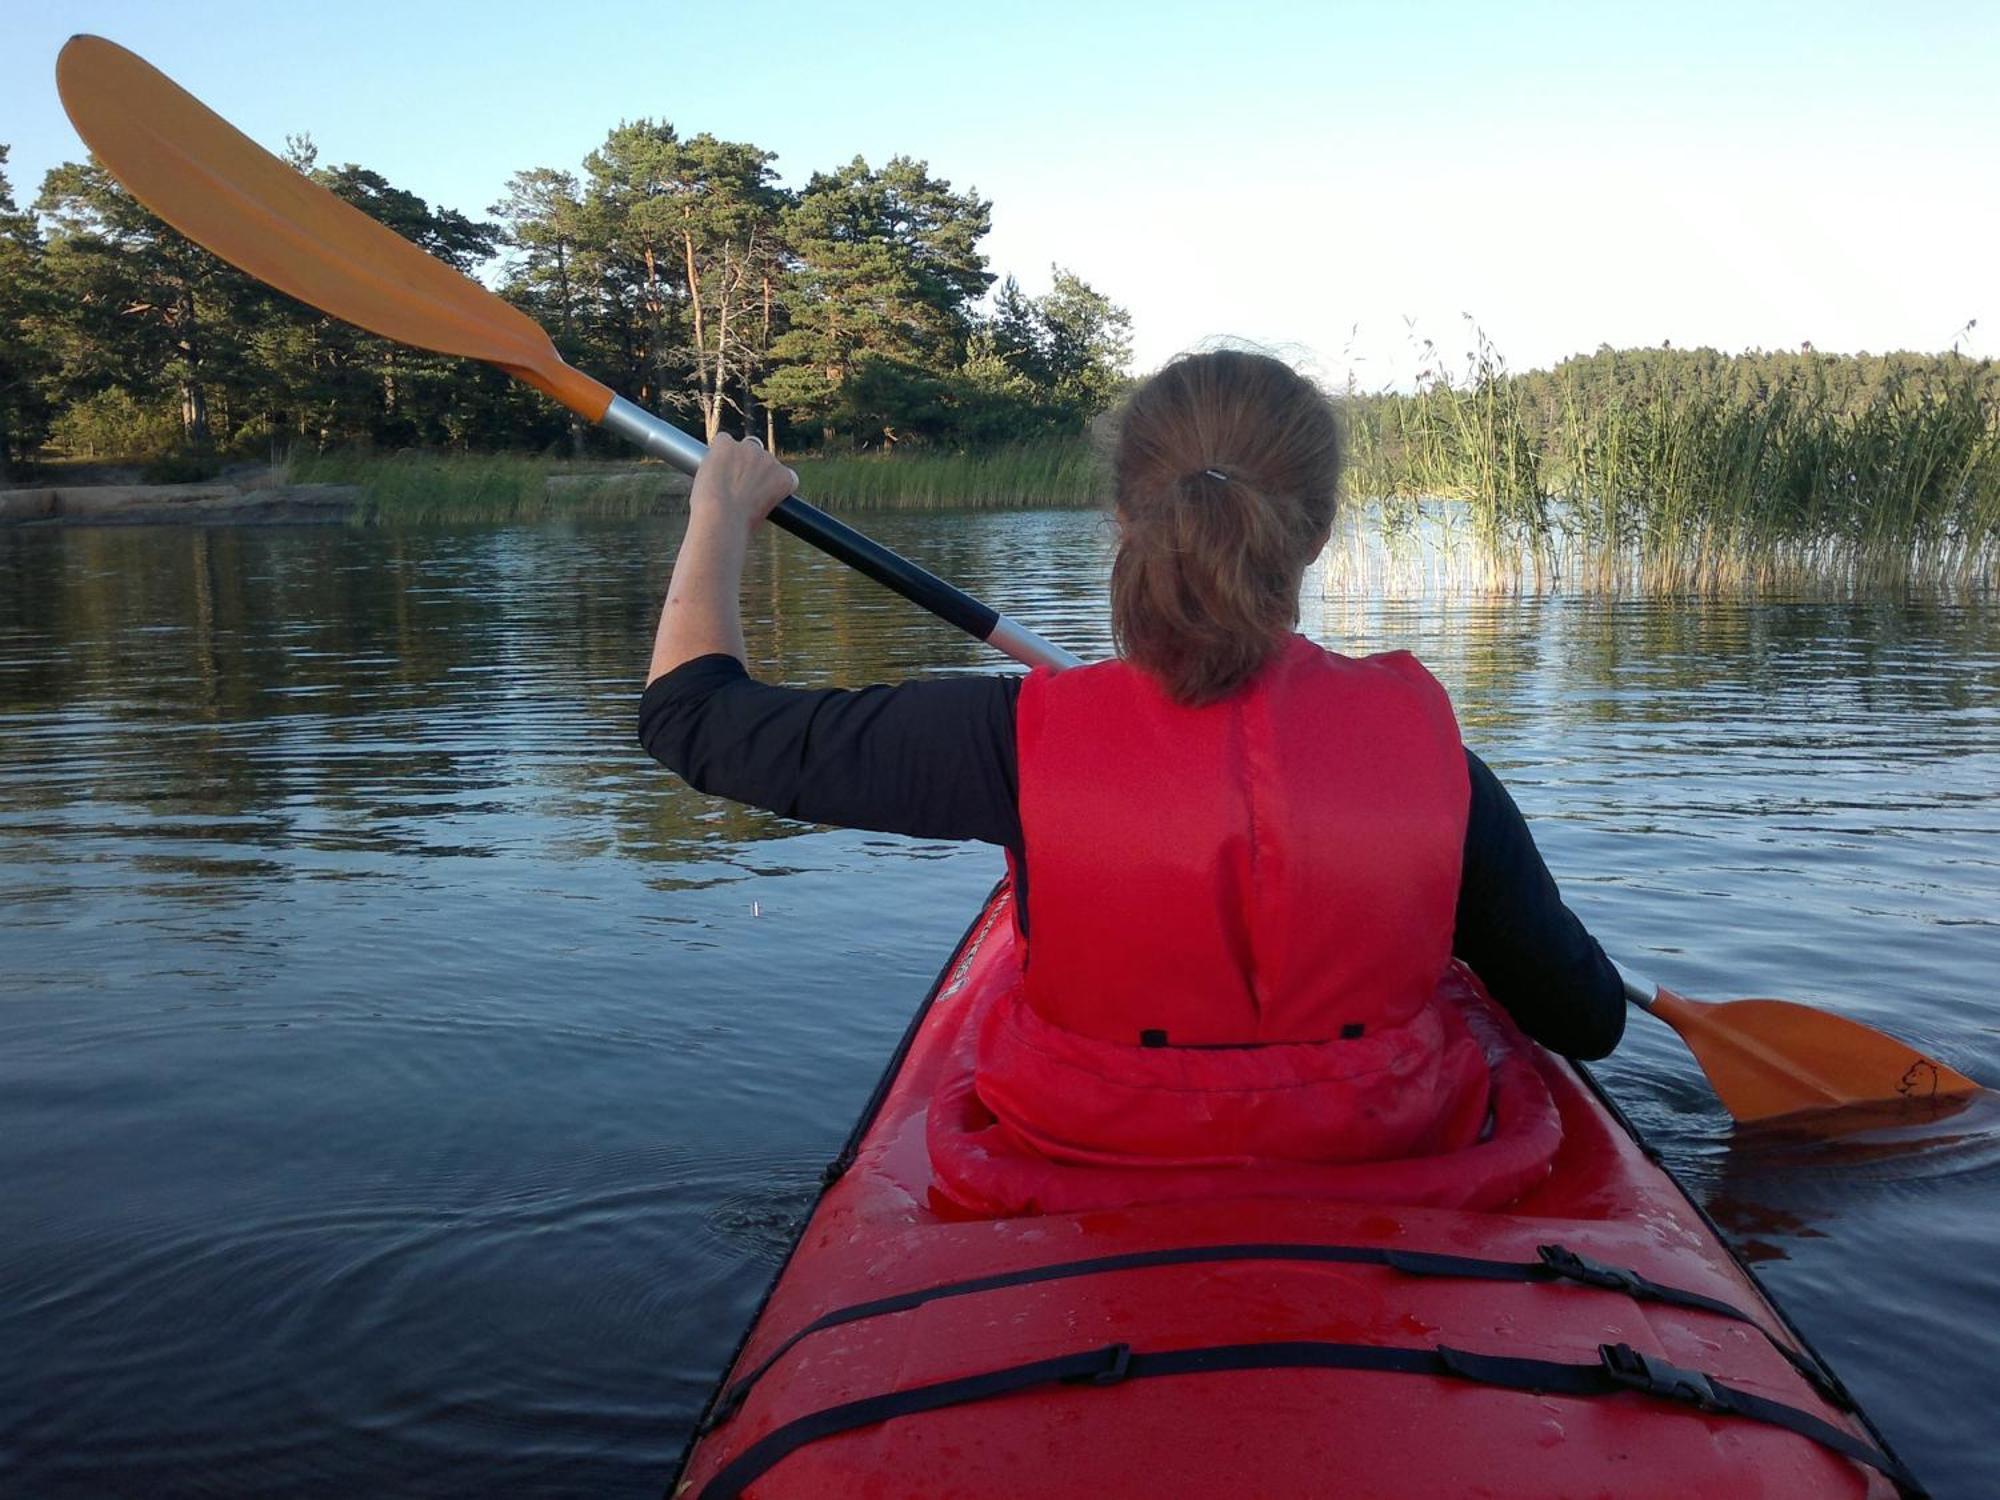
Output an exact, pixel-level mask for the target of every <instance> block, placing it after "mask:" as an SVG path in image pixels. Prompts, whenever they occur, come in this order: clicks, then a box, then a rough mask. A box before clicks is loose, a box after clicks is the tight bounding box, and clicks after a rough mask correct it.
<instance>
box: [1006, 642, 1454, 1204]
mask: <svg viewBox="0 0 2000 1500" xmlns="http://www.w3.org/2000/svg"><path fill="white" fill-rule="evenodd" d="M1016 724H1017V738H1018V744H1019V759H1020V813H1021V824H1022V830H1023V836H1024V845H1025V855H1026V871H1027V909H1026V913H1025V915H1026V931H1027V939H1028V943H1027V947H1028V953H1027V967H1026V972H1025V976H1024V980H1023V983H1022V984H1021V985H1020V986H1019V987H1018V989H1016V990H1015V991H1014V992H1013V993H1012V994H1010V995H1009V996H1007V997H1005V998H1004V999H1002V1000H1001V1001H1000V1002H999V1003H997V1004H995V1005H993V1006H992V1007H991V1008H990V1009H989V1010H988V1011H987V1012H986V1013H985V1015H984V1017H983V1018H982V1020H981V1023H980V1027H979V1036H978V1040H977V1048H976V1059H977V1062H976V1070H975V1071H976V1080H977V1081H976V1087H977V1090H978V1096H979V1099H980V1100H981V1102H982V1103H983V1104H984V1105H985V1107H986V1108H987V1109H989V1110H990V1111H991V1112H992V1114H993V1116H994V1118H995V1119H996V1121H997V1122H998V1124H999V1125H1000V1126H1001V1127H1002V1128H1003V1130H1004V1131H1005V1132H1006V1133H1007V1135H1008V1136H1009V1137H1011V1138H1012V1139H1013V1140H1015V1141H1016V1142H1018V1143H1019V1144H1021V1145H1023V1146H1025V1147H1027V1148H1029V1149H1030V1150H1031V1151H1033V1152H1034V1153H1036V1154H1038V1155H1040V1156H1042V1157H1044V1158H1047V1159H1049V1160H1051V1161H1056V1162H1068V1163H1073V1164H1077V1165H1092V1166H1115V1165H1147V1166H1156V1167H1167V1166H1180V1167H1191V1168H1199V1167H1211V1166H1223V1165H1244V1164H1252V1163H1271V1162H1286V1161H1289V1162H1316V1163H1338V1162H1363V1161H1381V1160H1386V1159H1389V1158H1397V1157H1412V1156H1430V1155H1436V1154H1440V1153H1444V1152H1450V1151H1456V1150H1459V1149H1461V1148H1464V1147H1466V1146H1468V1145H1470V1144H1471V1143H1472V1142H1473V1141H1475V1140H1476V1139H1477V1138H1478V1136H1479V1133H1480V1131H1481V1129H1482V1127H1483V1126H1484V1125H1485V1124H1486V1121H1487V1117H1488V1104H1489V1085H1490V1078H1491V1074H1490V1069H1489V1066H1488V1060H1487V1057H1486V1055H1485V1053H1484V1052H1483V1051H1482V1049H1481V1046H1480V1044H1479V1042H1478V1041H1476V1040H1475V1039H1474V1037H1473V1035H1472V1034H1471V1032H1470V1031H1469V1030H1468V1028H1467V1026H1466V1024H1465V1021H1464V1016H1463V1009H1462V1007H1460V1006H1458V1005H1455V1004H1453V1003H1450V1002H1448V1001H1446V1000H1444V999H1442V998H1441V997H1440V993H1439V988H1440V985H1441V984H1442V983H1443V982H1444V981H1445V978H1446V974H1447V970H1448V968H1449V966H1450V962H1451V938H1452V927H1453V919H1454V916H1455V913H1456V908H1457V897H1458V885H1459V865H1460V861H1461V858H1462V855H1463V851H1464V844H1465V820H1466V808H1467V802H1468V797H1469V788H1468V782H1467V775H1466V766H1465V756H1464V751H1463V749H1462V747H1461V745H1460V742H1459V735H1458V726H1457V722H1456V720H1455V719H1454V717H1453V715H1452V711H1451V705H1450V702H1449V700H1448V699H1447V698H1446V696H1445V692H1444V689H1443V688H1442V687H1440V686H1439V685H1438V683H1437V681H1436V680H1435V679H1434V678H1432V677H1431V675H1430V674H1429V673H1428V672H1426V671H1425V670H1424V669H1423V667H1422V666H1420V665H1419V664H1418V663H1417V661H1416V660H1415V659H1414V658H1413V657H1411V656H1409V655H1408V654H1406V653H1403V652H1393V653H1390V654H1388V655H1384V656H1375V657H1367V658H1362V659H1351V658H1347V657H1342V656H1338V655H1335V654H1333V653H1331V652H1328V651H1325V650H1323V649H1321V648H1320V647H1318V646H1316V645H1314V644H1313V643H1312V642H1311V641H1308V640H1306V639H1304V638H1303V637H1300V636H1293V637H1291V638H1290V639H1289V640H1288V641H1287V642H1286V643H1285V645H1284V647H1283V648H1282V649H1281V650H1280V651H1279V652H1278V653H1277V654H1276V655H1275V656H1274V657H1273V659H1272V660H1271V661H1270V662H1269V663H1268V664H1267V665H1266V666H1265V667H1264V668H1263V669H1262V671H1260V672H1259V674H1258V675H1257V676H1256V677H1255V678H1254V679H1253V680H1252V682H1251V683H1250V684H1249V685H1248V686H1247V687H1246V688H1245V689H1243V690H1242V691H1239V692H1237V693H1235V694H1233V695H1232V696H1230V697H1229V698H1228V699H1226V700H1224V701H1222V702H1219V703H1215V704H1211V705H1208V706H1205V707H1201V708H1187V707H1183V706H1181V705H1178V704H1176V703H1174V702H1173V701H1172V700H1171V699H1170V698H1169V697H1168V696H1167V694H1166V693H1165V691H1164V690H1163V689H1162V688H1161V687H1160V685H1159V684H1158V682H1157V681H1155V680H1154V679H1153V678H1152V677H1150V676H1148V675H1147V674H1146V673H1145V672H1144V671H1142V670H1140V669H1138V668H1136V667H1133V666H1131V665H1129V664H1127V663H1124V662H1120V661H1109V662H1103V663H1100V664H1098V665H1095V666H1090V667H1083V668H1077V669H1073V670H1071V671H1068V672H1063V673H1060V674H1057V673H1054V672H1048V671H1043V672H1037V673H1036V674H1034V675H1033V676H1031V677H1030V678H1029V679H1028V681H1027V682H1026V683H1025V684H1024V686H1023V688H1022V692H1021V697H1020V702H1019V706H1018V709H1017V715H1016Z"/></svg>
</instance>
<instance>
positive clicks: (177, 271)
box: [0, 120, 1131, 466]
mask: <svg viewBox="0 0 2000 1500" xmlns="http://www.w3.org/2000/svg"><path fill="white" fill-rule="evenodd" d="M286 154H287V158H288V159H289V160H290V162H291V164H292V165H293V166H294V167H296V168H297V169H298V170H299V171H300V172H302V173H304V174H306V175H307V176H309V177H311V178H312V179H313V180H314V181H316V182H318V183H320V184H321V185H323V186H324V187H326V188H328V189H329V190H330V191H332V192H333V193H335V194H336V195H338V196H339V197H341V198H343V199H345V200H346V201H347V202H349V203H352V204H354V205H355V206H356V207H357V208H359V209H361V210H362V211H363V212H364V213H367V214H369V215H371V216H372V217H374V218H375V219H377V220H379V221H381V222H382V223H384V224H386V225H388V226H389V227H390V228H391V229H393V230H395V231H396V232H397V233H398V234H400V235H402V236H403V237H404V238H406V239H409V240H411V241H413V242H415V243H416V244H419V245H421V246H423V247H424V248H425V249H426V250H428V251H430V252H431V253H432V254H434V255H436V256H438V257H439V258H440V259H442V260H445V261H447V262H449V263H450V264H451V265H453V266H456V267H457V268H458V269H460V270H462V271H466V272H468V273H471V274H476V275H482V276H484V277H486V278H487V279H489V281H491V283H492V284H495V285H497V287H498V288H499V290H500V292H501V294H502V295H503V296H505V297H507V298H508V299H509V300H510V301H513V302H514V303H516V304H517V305H519V306H520V307H521V308H523V309H524V310H525V311H526V312H528V313H529V314H530V315H531V316H532V317H534V318H535V319H537V321H539V322H540V323H541V324H542V325H543V326H544V327H546V328H547V329H548V330H549V333H550V335H551V336H552V337H553V338H554V340H555V342H556V345H557V347H558V348H559V349H560V350H561V351H562V353H563V355H564V357H565V358H566V359H568V360H569V361H570V362H571V363H572V364H574V365H576V366H578V367H579V368H581V369H583V370H586V371H588V372H590V373H591V374H593V375H595V376H597V377H598V378H600V379H603V380H605V381H606V382H607V383H608V384H610V385H612V386H613V387H615V388H617V389H618V390H620V391H621V392H623V393H624V394H626V395H628V396H630V397H631V398H632V399H634V400H636V401H638V402H640V403H641V404H643V405H645V406H648V407H650V408H651V409H653V410H656V411H659V412H661V413H662V414H664V415H666V416H668V417H670V418H672V419H674V420H677V421H679V422H681V423H683V424H684V425H686V426H688V427H689V428H690V429H691V430H694V431H697V432H700V433H703V434H704V435H705V436H707V437H710V438H712V437H713V436H714V435H715V434H716V433H717V432H719V431H724V430H729V431H733V432H738V433H744V432H749V433H755V434H757V435H758V436H760V437H762V438H764V439H765V440H766V441H767V442H769V443H771V444H772V445H773V446H775V447H781V448H784V449H787V450H791V449H798V448H813V449H818V450H821V451H827V452H851V451H883V450H892V449H896V448H899V447H903V446H904V445H908V446H911V447H916V448H933V449H947V450H964V449H976V448H983V447H989V446H993V445H997V444H1001V443H1011V442H1023V441H1036V440H1041V439H1046V438H1053V437H1061V436H1065V435H1070V434H1074V433H1077V432H1080V431H1081V430H1082V428H1083V426H1084V424H1085V423H1086V422H1087V421H1088V420H1089V419H1090V418H1091V417H1092V416H1093V415H1095V414H1096V413H1097V412H1098V411H1100V410H1102V409H1103V408H1104V407H1105V406H1106V405H1107V404H1108V403H1109V402H1110V400H1111V399H1112V398H1113V396H1114V395H1115V393H1116V392H1117V390H1118V389H1119V387H1120V386H1121V384H1122V383H1123V381H1124V379H1125V370H1126V366H1127V364H1128V361H1129V359H1130V349H1131V321H1130V318H1129V317H1128V316H1127V314H1126V312H1125V311H1124V309H1123V308H1121V307H1119V306H1117V305H1116V304H1114V303H1113V302H1111V301H1110V299H1109V298H1107V297H1106V296H1105V295H1103V294H1102V293H1100V292H1098V291H1097V290H1096V289H1094V288H1093V287H1091V286H1089V285H1088V284H1087V283H1085V282H1084V281H1083V280H1082V279H1081V278H1080V277H1077V276H1076V275H1074V274H1072V273H1070V272H1068V271H1066V270H1064V269H1062V268H1061V267H1054V268H1052V269H1053V273H1054V279H1053V285H1052V287H1051V289H1050V290H1049V291H1048V292H1047V293H1046V294H1044V295H1042V296H1039V297H1030V296H1028V295H1027V294H1026V293H1024V292H1023V291H1022V290H1021V288H1020V286H1019V285H1018V284H1017V283H1016V282H1015V281H1014V279H1013V278H1012V277H1008V278H1007V279H1006V280H1005V281H1003V282H1001V283H1000V284H999V285H998V287H997V288H996V287H995V286H994V280H995V278H994V276H993V274H992V273H991V272H990V271H989V270H988V269H987V260H986V256H985V255H984V253H983V252H982V250H981V248H980V246H981V242H982V241H983V240H984V238H985V236H986V234H987V232H988V230H989V229H990V227H991V219H992V205H991V204H990V203H989V202H987V201H986V200H984V199H981V198H980V197H978V196H977V194H976V193H971V192H959V191H957V190H955V189H954V188H953V186H952V185H951V183H949V182H947V181H945V180H944V179H942V178H939V177H937V176H934V175H933V174H932V173H931V171H930V170H929V168H928V167H927V166H926V164H925V163H923V162H921V161H917V160H914V159H912V158H909V157H904V156H898V157H895V158H893V159H891V160H890V161H889V162H888V163H887V164H886V165H883V166H880V167H873V166H870V165H869V164H868V163H867V162H866V161H865V160H863V159H862V158H860V157H858V156H857V157H855V158H854V159H853V160H852V161H850V162H848V163H847V164H846V165H844V166H841V167H838V168H835V169H834V170H832V171H829V172H815V173H814V174H813V175H812V176H811V177H810V179H809V180H808V181H807V182H806V184H805V186H804V187H803V188H800V189H796V190H794V189H789V188H786V187H784V186H782V185H781V184H779V183H778V182H777V180H776V176H775V173H774V171H773V169H772V163H773V161H774V160H775V158H774V156H773V154H772V153H771V152H768V151H764V150H761V149H759V148H758V147H756V146H752V145H749V144H746V143H744V142H738V141H724V140H718V139H717V138H716V137H714V136H712V135H708V134H701V135H694V136H687V137H683V136H682V135H681V134H680V133H679V132H678V131H676V130H675V129H674V127H673V126H671V125H669V124H666V123H664V122H660V121H652V120H640V121H637V122H634V123H627V124H621V125H620V126H618V127H617V128H616V129H615V130H613V131H612V132H611V133H610V134H609V135H608V136H607V137H606V138H605V141H604V143H603V144H602V145H601V146H600V147H598V148H597V149H596V150H595V151H592V152H591V153H590V155H589V156H588V157H586V158H585V160H584V162H583V164H582V170H581V172H580V173H579V172H570V171H559V170H556V169H553V168H547V167H537V168H534V169H531V170H528V171H523V172H517V173H515V174H514V175H513V177H512V178H511V179H510V180H509V181H508V184H507V188H506V192H505V194H504V195H503V196H502V198H501V199H500V201H499V202H497V203H495V204H493V205H492V206H491V208H490V209H489V210H488V212H489V213H490V214H491V215H492V217H491V219H475V218H471V217H468V216H467V215H465V214H462V213H460V212H458V211H456V210H453V209H447V208H441V207H438V208H434V207H433V206H432V205H430V204H429V203H426V202H425V201H424V200H423V199H422V198H420V197H418V196H417V195H416V194H414V193H411V192H408V191H407V190H405V189H402V188H398V187H396V186H395V185H393V184H392V183H390V182H388V181H387V180H386V179H385V178H384V177H382V175H381V174H380V173H377V172H374V171H370V170H368V169H366V168H364V167H360V166H357V165H354V164H352V163H349V164H347V165H344V166H339V167H327V166H322V165H321V164H320V162H319V154H318V151H317V149H316V148H315V146H314V145H313V143H312V141H311V140H310V139H309V138H307V137H303V136H298V137H293V138H291V139H290V140H288V142H287V152H286ZM6 162H7V148H6V147H5V146H0V465H5V464H8V463H12V462H17V461H19V460H20V459H22V458H23V457H24V456H26V455H28V454H30V453H32V452H34V451H35V450H36V449H38V448H39V447H42V446H43V445H47V446H49V447H52V448H55V449H59V450H61V451H62V452H64V453H66V454H71V455H80V456H102V457H120V458H129V457H138V456H146V455H161V454H176V455H180V456H181V457H182V459H183V460H184V461H185V462H187V463H189V464H191V465H196V466H198V465H200V464H202V463H204V462H207V461H212V460H213V459H214V458H215V457H216V456H220V455H228V454H234V453H258V454H262V453H266V452H269V451H272V450H276V449H291V448H294V447H298V446H304V447H306V448H308V449H312V450H317V451H326V450H329V449H334V448H353V447H374V448H390V449H401V448H410V447H436V448H448V449H462V450H498V449H526V450H530V451H559V452H579V453H580V452H583V451H585V449H586V448H589V447H592V446H593V445H595V444H597V443H598V442H599V441H601V440H600V439H599V438H597V437H595V436H593V435H592V434H591V433H590V432H589V431H587V430H586V427H585V424H583V423H581V422H577V421H574V420H572V419H571V418H570V417H569V415H568V414H567V413H565V412H562V411H560V410H559V409H557V408H555V407H554V406H553V405H552V404H551V403H549V402H548V401H547V400H546V399H544V398H542V397H540V396H538V395H537V394H535V393H534V392H532V391H530V390H528V389H526V388H525V387H522V386H520V385H518V384H516V383H515V382H514V381H512V380H511V379H509V378H508V377H507V376H505V375H502V374H500V373H499V372H498V371H495V370H492V369H489V368H487V367H485V366H480V365H476V364H472V363H470V362H467V361H462V360H455V359H447V358H443V357H439V356H435V355H430V354H426V353H423V352H421V351H417V350H412V349H407V348H403V347H401V346H397V345H393V344H390V343H387V342H385V341H383V340H380V339H377V338H373V337H371V336H370V335H367V334H364V333H361V332H358V331H356V330H355V329H352V328H350V327H347V326H346V325H344V324H340V323H337V322H334V321H333V320H331V319H329V318H326V317H324V316H322V315H321V314H319V313H317V312H316V311H314V310H312V309H310V308H307V307H304V306H302V305H301V304H299V303H297V302H294V301H292V300H291V299H289V298H287V297H284V296H282V295H280V294H278V293H276V292H273V291H271V290H269V289H268V288H266V287H264V286H262V285H261V284H259V283H257V282H255V281H253V280H251V279H250V278H249V277H246V276H244V275H242V274H241V273H240V272H238V271H236V270H235V269H234V268H232V267H230V266H228V265H226V264H224V263H223V262H222V261H219V260H217V259H216V258H215V257H214V256H212V255H210V254H208V253H207V252H206V251H204V250H202V249H200V248H198V247H196V246H194V245H192V244H190V243H189V242H188V241H186V240H184V239H182V238H181V237H180V236H179V235H178V234H176V233H175V232H174V231H173V230H171V229H169V228H168V227H167V226H166V225H164V224H162V223H161V222H160V221H159V220H158V219H156V218H154V217H153V215H152V214H150V213H149V212H147V211H146V210H145V209H144V208H142V207H141V206H140V205H139V204H138V203H137V202H136V201H135V200H134V199H133V198H132V197H131V196H130V195H129V194H127V193H126V192H125V191H124V190H123V189H122V188H121V187H120V186H119V185H118V184H117V183H116V182H115V181H114V180H113V179H112V178H111V176H110V175H109V174H108V173H107V172H105V171H104V170H103V169H102V168H101V167H99V166H98V165H97V164H96V163H95V162H94V161H86V162H67V163H64V164H63V165H61V166H59V167H56V168H54V169H53V170H52V171H50V172H49V173H48V174H47V176H46V177H45V178H44V180H43V183H42V188H41V192H40V193H39V195H38V196H37V197H36V198H35V200H34V202H33V203H32V205H31V206H30V207H29V208H28V209H26V210H23V209H20V208H18V207H17V206H16V203H15V199H14V196H13V191H12V187H11V184H10V183H9V181H8V178H7V174H6Z"/></svg>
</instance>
